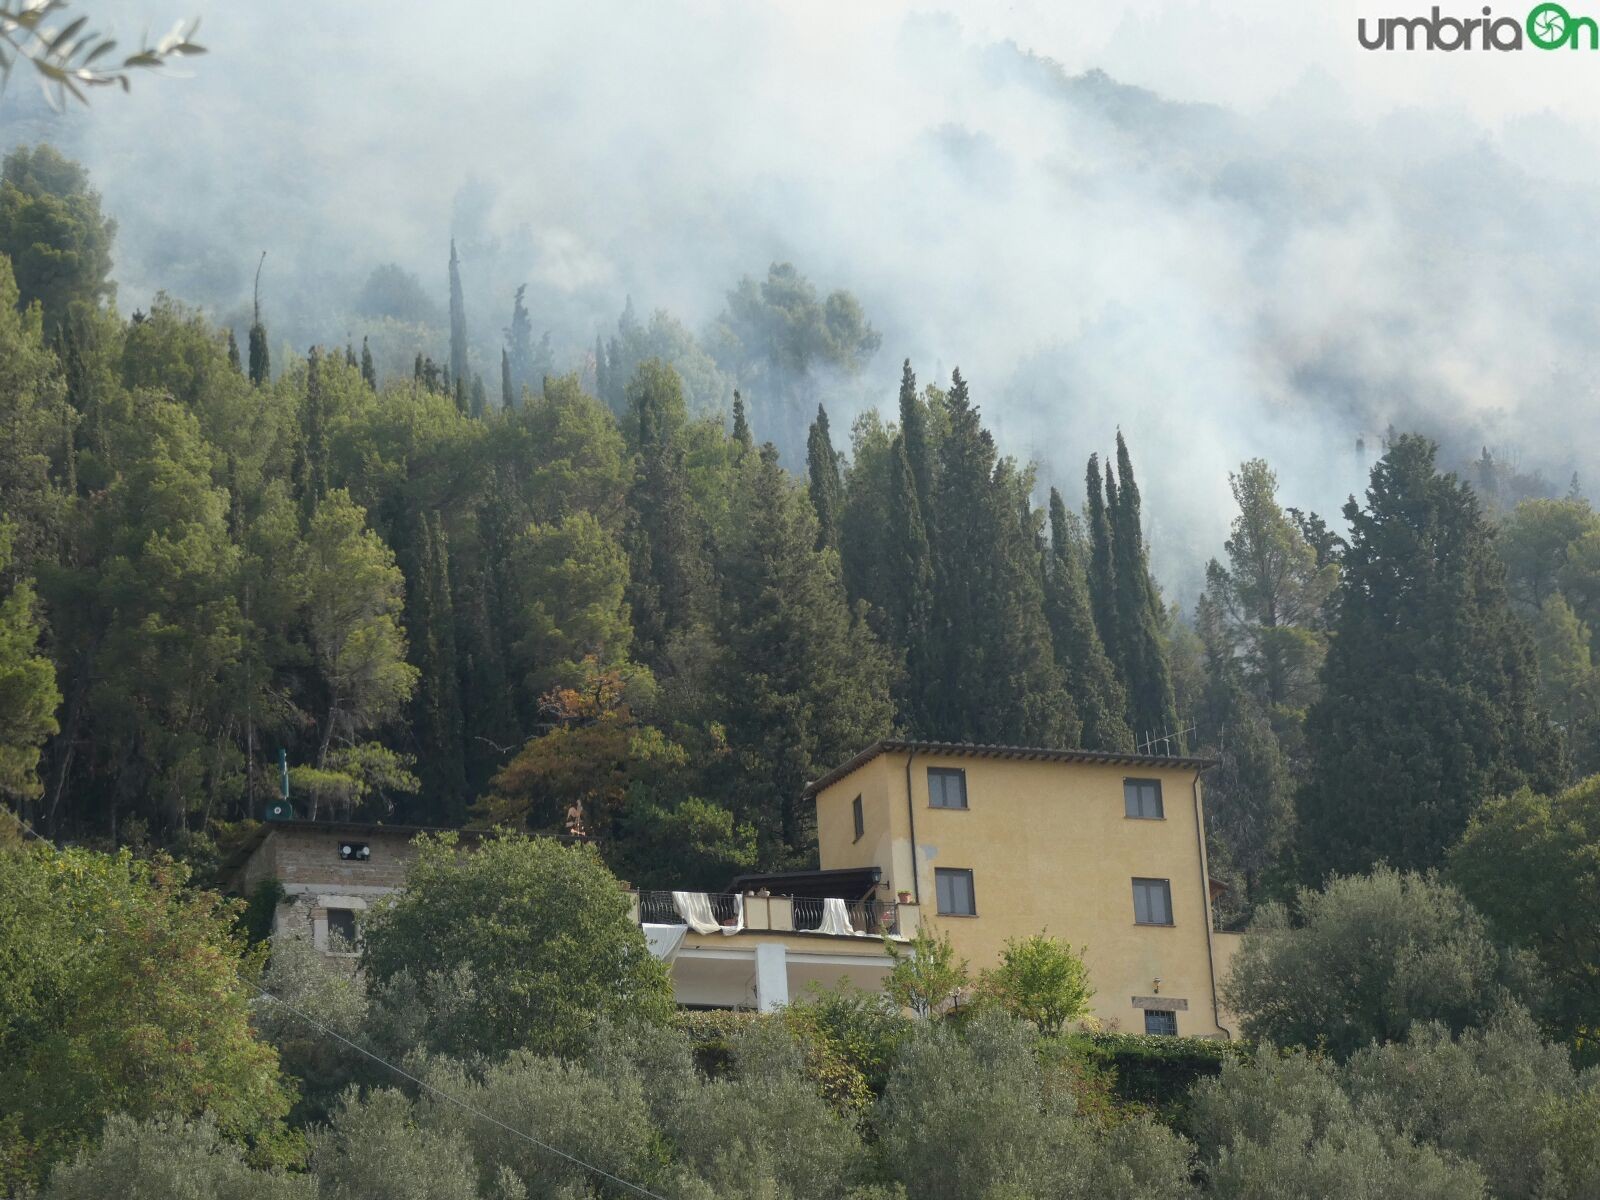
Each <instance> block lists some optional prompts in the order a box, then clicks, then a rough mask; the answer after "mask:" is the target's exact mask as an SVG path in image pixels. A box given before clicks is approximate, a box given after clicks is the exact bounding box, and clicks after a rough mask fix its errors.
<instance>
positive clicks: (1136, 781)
mask: <svg viewBox="0 0 1600 1200" xmlns="http://www.w3.org/2000/svg"><path fill="white" fill-rule="evenodd" d="M1145 788H1152V789H1154V791H1155V802H1156V803H1155V812H1154V813H1148V812H1145V811H1144V803H1143V796H1144V794H1145V793H1144V789H1145ZM1130 795H1131V796H1137V797H1139V801H1138V803H1137V804H1136V805H1135V806H1132V807H1130V805H1129V803H1128V802H1129V799H1130ZM1135 807H1136V808H1137V809H1138V811H1134V808H1135ZM1122 815H1123V817H1124V818H1126V819H1127V820H1129V821H1165V820H1166V819H1167V802H1166V798H1165V797H1164V796H1163V795H1162V792H1161V780H1159V779H1144V778H1137V777H1134V776H1128V777H1127V778H1125V779H1123V781H1122Z"/></svg>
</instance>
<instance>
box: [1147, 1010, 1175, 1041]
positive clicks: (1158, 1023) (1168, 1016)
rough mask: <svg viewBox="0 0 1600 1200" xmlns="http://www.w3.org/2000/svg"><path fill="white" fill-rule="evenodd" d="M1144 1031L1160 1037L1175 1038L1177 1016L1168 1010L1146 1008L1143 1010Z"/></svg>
mask: <svg viewBox="0 0 1600 1200" xmlns="http://www.w3.org/2000/svg"><path fill="white" fill-rule="evenodd" d="M1144 1031H1145V1032H1146V1033H1155V1034H1160V1035H1161V1036H1162V1037H1177V1036H1178V1014H1177V1013H1175V1012H1172V1011H1170V1010H1169V1009H1163V1008H1147V1009H1145V1010H1144Z"/></svg>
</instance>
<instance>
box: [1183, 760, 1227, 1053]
mask: <svg viewBox="0 0 1600 1200" xmlns="http://www.w3.org/2000/svg"><path fill="white" fill-rule="evenodd" d="M1200 770H1201V768H1199V767H1196V768H1195V772H1194V783H1193V784H1192V785H1191V790H1192V791H1193V793H1194V829H1195V838H1196V840H1197V841H1198V842H1199V843H1200V911H1201V912H1202V913H1204V914H1205V919H1206V967H1207V968H1208V969H1209V970H1210V972H1211V1019H1212V1020H1213V1021H1214V1022H1215V1023H1216V1026H1217V1028H1218V1029H1220V1030H1222V1032H1223V1033H1225V1034H1227V1035H1228V1040H1229V1041H1232V1040H1233V1030H1231V1029H1229V1028H1228V1027H1227V1026H1226V1025H1224V1024H1223V1023H1222V1010H1221V1008H1220V1007H1219V1006H1218V1004H1217V956H1216V952H1215V950H1214V949H1213V948H1212V942H1211V926H1212V920H1211V868H1210V866H1209V865H1208V864H1207V862H1206V823H1205V817H1204V815H1203V814H1202V813H1201V812H1200Z"/></svg>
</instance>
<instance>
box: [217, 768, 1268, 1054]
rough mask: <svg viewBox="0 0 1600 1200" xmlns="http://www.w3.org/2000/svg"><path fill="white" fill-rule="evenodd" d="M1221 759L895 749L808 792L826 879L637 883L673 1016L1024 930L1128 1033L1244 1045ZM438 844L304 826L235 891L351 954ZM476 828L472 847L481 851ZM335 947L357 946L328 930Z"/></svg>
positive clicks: (883, 970)
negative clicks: (277, 893) (653, 887)
mask: <svg viewBox="0 0 1600 1200" xmlns="http://www.w3.org/2000/svg"><path fill="white" fill-rule="evenodd" d="M1209 765H1210V763H1209V762H1208V761H1207V760H1205V759H1197V758H1177V757H1168V756H1157V755H1139V754H1107V753H1101V752H1097V751H1089V750H1045V749H1030V748H1025V747H1015V746H975V745H961V744H950V743H938V742H906V741H882V742H877V743H874V744H873V745H871V746H869V747H867V748H866V749H865V750H863V751H862V752H861V753H859V754H857V755H856V756H855V757H854V758H852V759H851V760H850V761H849V762H847V763H844V764H843V765H842V766H840V767H838V768H836V769H835V770H833V771H830V772H829V773H828V774H827V775H826V776H824V777H823V778H822V779H820V780H818V781H816V782H815V783H814V784H812V785H811V786H810V787H809V788H808V789H807V790H808V793H809V795H810V796H811V797H813V798H814V800H815V803H816V815H817V842H818V845H817V849H818V859H819V865H820V869H818V870H814V871H791V872H785V873H781V874H751V875H741V876H739V877H737V878H735V879H733V880H731V881H729V882H728V884H727V885H726V886H725V887H724V889H723V890H722V891H720V892H711V893H707V892H688V891H632V892H630V899H629V903H630V907H631V909H632V912H633V919H634V920H635V921H636V922H637V923H638V924H639V926H640V927H641V929H642V930H643V932H644V934H645V937H646V939H647V941H648V942H649V944H650V946H651V949H652V951H653V952H654V953H655V954H656V955H657V956H658V957H660V958H661V959H662V960H663V961H665V962H666V963H667V964H668V966H669V968H670V970H671V975H672V982H673V987H674V989H675V992H676V995H677V999H678V1002H679V1003H680V1004H682V1005H685V1006H687V1007H692V1008H753V1009H761V1010H770V1009H774V1008H778V1007H781V1006H782V1005H784V1004H787V1003H788V1002H789V1001H790V1000H791V999H794V998H797V997H798V996H800V995H802V994H804V992H805V991H806V990H807V989H808V988H810V987H812V986H821V987H836V986H838V985H840V984H844V983H849V984H853V985H855V986H857V987H863V988H867V989H871V990H876V989H879V988H881V987H882V986H883V982H884V979H885V977H886V976H887V975H888V973H889V971H890V969H891V967H892V966H893V960H892V958H891V957H890V955H889V954H888V952H887V949H886V947H885V946H884V941H883V939H884V938H885V937H888V938H898V939H909V938H910V937H911V936H913V935H914V934H915V933H916V931H917V929H918V927H919V926H922V925H928V926H931V927H932V928H933V929H934V930H935V931H936V932H939V933H947V934H949V936H950V940H951V942H952V944H953V945H954V946H955V948H956V950H957V951H958V953H959V954H960V955H961V956H962V957H964V958H966V959H967V960H968V962H969V963H970V965H971V966H972V968H973V969H974V970H982V969H983V968H986V967H990V966H993V965H994V964H995V963H996V962H997V961H998V959H999V956H1000V952H1001V949H1002V948H1003V947H1004V945H1005V943H1006V941H1007V940H1008V939H1011V938H1021V937H1027V936H1029V935H1032V934H1035V933H1041V932H1043V933H1048V934H1050V935H1052V936H1054V937H1056V938H1059V939H1061V940H1062V941H1064V942H1067V943H1069V944H1071V945H1072V946H1074V947H1082V949H1083V954H1084V958H1085V961H1086V962H1087V964H1088V967H1089V974H1090V982H1091V983H1092V985H1093V987H1094V988H1095V996H1094V998H1093V1000H1092V1001H1091V1008H1092V1011H1093V1013H1094V1015H1095V1016H1096V1017H1098V1018H1099V1019H1100V1020H1101V1021H1103V1022H1105V1023H1107V1024H1108V1025H1114V1026H1115V1027H1116V1028H1118V1029H1121V1030H1124V1031H1127V1032H1133V1033H1159V1034H1182V1035H1190V1036H1199V1037H1226V1036H1230V1035H1231V1032H1230V1031H1231V1022H1230V1020H1229V1018H1228V1016H1227V1014H1226V1013H1221V1014H1219V1012H1218V1008H1217V985H1218V981H1219V980H1220V979H1222V978H1223V977H1224V976H1225V974H1226V969H1227V961H1228V959H1229V958H1230V957H1231V955H1232V951H1233V946H1234V943H1235V942H1236V941H1237V938H1236V937H1235V936H1233V935H1228V934H1223V933H1214V932H1213V931H1212V920H1211V896H1210V888H1209V884H1208V877H1207V871H1206V857H1205V837H1204V834H1203V830H1204V828H1205V824H1204V821H1205V818H1204V809H1203V805H1202V797H1201V791H1200V776H1201V773H1202V771H1204V769H1205V768H1206V767H1207V766H1209ZM419 832H425V831H422V830H417V829H411V828H406V827H395V826H382V825H352V824H347V823H342V822H329V821H321V822H312V821H297V820H293V819H292V815H291V814H289V813H288V810H287V807H286V806H285V807H284V809H283V811H282V813H281V814H280V815H278V816H277V817H275V818H273V819H270V820H269V821H268V822H267V823H265V824H264V825H263V826H262V827H261V828H260V829H258V830H257V831H256V833H255V835H254V836H253V837H252V838H251V840H250V841H249V843H248V844H247V845H245V846H243V847H241V848H240V850H239V852H238V854H237V855H236V856H235V860H234V862H233V864H232V866H233V867H234V869H235V872H236V884H235V886H236V888H237V890H238V891H239V892H240V893H241V894H249V893H251V891H252V890H253V889H254V888H255V887H257V886H258V885H259V884H260V883H261V882H262V881H263V880H266V879H275V880H276V881H277V882H278V884H279V886H280V889H281V896H282V900H281V903H280V904H279V906H278V908H277V910H276V914H275V920H274V927H275V930H276V932H279V933H283V934H296V933H298V934H302V935H306V936H308V937H309V938H310V939H311V940H312V942H313V944H315V945H316V946H317V947H318V949H321V950H323V951H324V952H326V953H329V954H335V955H344V956H349V955H350V954H351V951H352V949H353V943H354V942H355V941H356V940H357V938H358V936H359V918H360V916H361V914H362V910H364V909H365V908H366V907H367V906H368V905H369V904H370V903H372V902H373V901H374V900H375V899H376V898H378V897H380V896H383V895H387V894H389V893H392V892H395V891H397V890H399V889H400V888H401V887H403V886H404V882H405V869H406V866H407V864H408V863H409V862H410V861H411V859H412V857H414V855H415V847H414V846H413V845H412V839H413V838H414V837H415V835H416V834H417V833H419ZM477 836H478V835H476V834H470V833H469V834H466V835H465V838H466V841H467V843H468V844H470V843H471V842H472V841H473V840H474V839H475V838H476V837H477ZM335 933H337V934H340V935H342V936H341V937H337V938H336V937H334V936H333V935H334V934H335Z"/></svg>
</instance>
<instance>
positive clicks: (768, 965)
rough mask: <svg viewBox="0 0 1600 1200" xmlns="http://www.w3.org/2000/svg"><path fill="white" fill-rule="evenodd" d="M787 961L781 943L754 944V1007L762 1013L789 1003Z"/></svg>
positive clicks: (786, 955) (786, 954)
mask: <svg viewBox="0 0 1600 1200" xmlns="http://www.w3.org/2000/svg"><path fill="white" fill-rule="evenodd" d="M788 959H789V952H788V951H787V950H785V949H784V946H783V943H782V942H757V943H756V1007H757V1008H758V1009H760V1010H761V1011H762V1012H771V1011H772V1010H773V1009H775V1008H779V1007H781V1006H782V1005H785V1004H787V1003H789V961H788Z"/></svg>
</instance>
